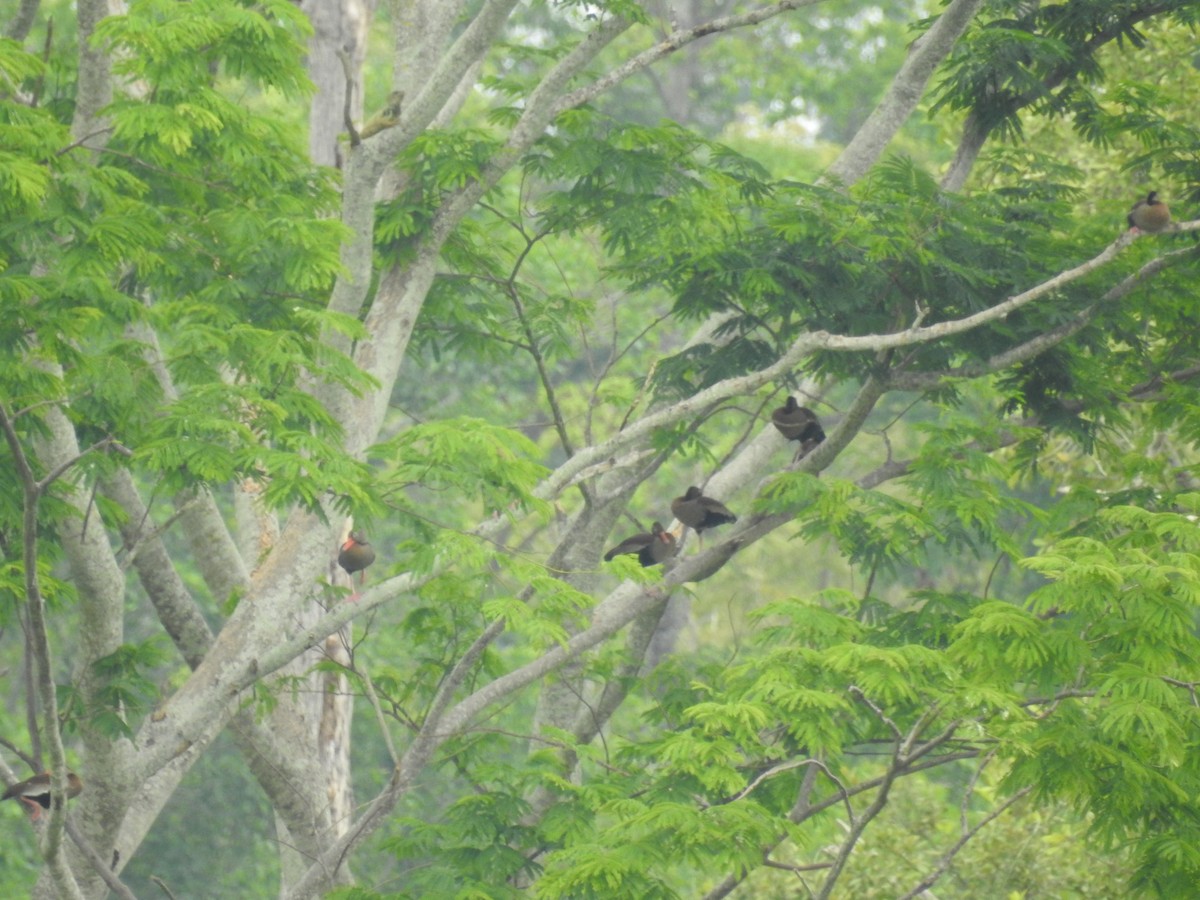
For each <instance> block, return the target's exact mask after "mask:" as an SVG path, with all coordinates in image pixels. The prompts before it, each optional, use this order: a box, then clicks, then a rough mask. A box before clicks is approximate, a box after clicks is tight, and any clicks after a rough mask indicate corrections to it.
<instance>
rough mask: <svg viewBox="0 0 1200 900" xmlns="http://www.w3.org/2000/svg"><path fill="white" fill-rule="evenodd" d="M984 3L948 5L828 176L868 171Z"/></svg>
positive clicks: (853, 176)
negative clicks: (934, 71) (935, 70)
mask: <svg viewBox="0 0 1200 900" xmlns="http://www.w3.org/2000/svg"><path fill="white" fill-rule="evenodd" d="M982 5H983V0H953V2H952V3H951V4H950V5H949V6H947V7H946V11H945V12H943V13H942V14H941V15H940V16H938V20H937V22H935V23H934V25H933V27H932V28H930V29H929V31H927V32H925V34H923V35H922V36H921V37H920V38H919V39H918V40H917V41H916V42H915V43H914V44H913V45H912V48H911V49H910V51H909V54H908V58H907V59H906V60H905V61H904V65H902V66H901V67H900V71H899V72H897V73H896V77H895V78H894V79H893V80H892V85H891V87H890V88H888V92H887V94H886V96H884V98H883V100H881V101H880V102H879V105H878V106H877V107H875V109H874V110H873V111H872V113H871V115H870V116H868V117H867V121H866V122H864V123H863V125H862V127H861V128H859V129H858V131H857V132H855V134H854V137H853V139H852V140H851V141H850V143H849V144H848V145H847V146H846V149H845V150H843V151H842V154H841V155H840V156H839V157H838V158H837V159H836V160H835V161H834V163H833V165H831V166H830V167H829V171H828V173H827V177H830V178H833V179H836V180H837V181H840V182H841V183H843V184H853V183H854V182H856V181H858V179H859V178H861V177H862V176H863V175H864V174H866V171H867V170H868V169H869V168H870V167H871V166H872V165H874V164H875V161H876V160H878V159H879V155H880V154H881V153H882V152H883V148H884V147H886V146H887V143H888V141H890V140H891V139H892V136H893V135H895V133H896V132H897V131H899V130H900V126H902V125H903V124H904V123H905V121H907V119H908V117H909V116H910V115H911V114H912V111H913V110H914V109H916V108H917V104H918V103H919V102H920V101H921V95H922V94H923V93H924V91H925V85H926V84H927V83H928V82H929V78H930V76H931V75H933V70H934V69H935V68H937V66H938V64H939V63H940V62H941V61H942V60H943V59H945V58H946V56H947V55H948V54H949V53H950V50H951V49H952V48H953V47H954V44H955V42H956V41H957V40H958V39H959V37H960V36H961V35H962V33H963V32H964V31H966V29H967V26H968V25H969V24H970V23H971V19H973V18H974V17H975V13H976V12H978V11H979V7H980V6H982Z"/></svg>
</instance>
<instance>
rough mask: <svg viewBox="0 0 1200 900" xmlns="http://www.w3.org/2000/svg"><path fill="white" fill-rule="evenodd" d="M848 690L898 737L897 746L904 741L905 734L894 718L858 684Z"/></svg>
mask: <svg viewBox="0 0 1200 900" xmlns="http://www.w3.org/2000/svg"><path fill="white" fill-rule="evenodd" d="M846 690H847V692H849V693H850V694H851V695H853V696H854V697H857V698H858V700H859V701H860V702H862V703H863V704H864V705H866V706H868V707H870V709H871V712H873V713H875V715H876V717H877V718H878V719H879V721H881V722H883V724H885V725H886V726H887V727H888V728H889V729H890V730H891V732H892V734H894V735H895V736H896V742H897V746H899V745H900V744H901V743H902V742H903V741H904V732H902V731H901V730H900V726H899V725H897V724H896V723H895V722H894V721H893V720H892V718H891V717H890V716H889V715H888V714H887V713H885V712H884V711H883V709H882V708H881V707H879V706H878V705H877V704H876V703H875V701H873V700H872V699H871V698H870V697H868V696H867V695H866V694H864V693H863V690H862V688H860V687H859V686H858V685H857V684H852V685H850V687H848V688H846Z"/></svg>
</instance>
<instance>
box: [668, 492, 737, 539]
mask: <svg viewBox="0 0 1200 900" xmlns="http://www.w3.org/2000/svg"><path fill="white" fill-rule="evenodd" d="M671 512H672V513H673V514H674V515H675V518H677V519H678V520H679V521H680V522H682V523H683V524H684V525H690V526H691V527H692V528H695V529H696V532H697V533H699V532H701V531H703V530H704V529H705V528H715V527H717V526H718V525H724V524H725V523H727V522H736V521H737V516H735V515H734V514H733V513H731V512H730V511H729V509H728V508H727V507H726V506H725V504H724V503H722V502H721V501H720V500H714V499H713V498H712V497H705V496H704V494H703V493H701V491H700V488H698V487H690V488H688V489H687V493H686V494H684V495H683V496H682V497H676V498H675V499H674V500H672V501H671Z"/></svg>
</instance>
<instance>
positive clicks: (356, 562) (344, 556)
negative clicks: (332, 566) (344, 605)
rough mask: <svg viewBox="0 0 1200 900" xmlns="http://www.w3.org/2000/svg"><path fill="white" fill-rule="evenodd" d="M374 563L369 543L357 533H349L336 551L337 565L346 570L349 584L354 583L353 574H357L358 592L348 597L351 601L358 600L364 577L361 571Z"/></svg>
mask: <svg viewBox="0 0 1200 900" xmlns="http://www.w3.org/2000/svg"><path fill="white" fill-rule="evenodd" d="M373 562H375V550H374V549H373V548H372V547H371V544H370V542H369V541H365V540H363V536H362V535H361V534H360V533H359V532H357V531H352V532H350V534H349V536H347V538H346V541H345V543H344V544H342V549H341V550H339V551H338V565H339V566H341V567H342V568H343V569H345V570H346V574H347V575H349V576H350V583H351V584H353V583H354V573H355V572H358V573H359V576H358V588H359V589H358V590H357V591H355V592H354V593H353V594H351V595H350V600H351V601H356V600H358V598H359V596H360V592H361V591H362V586H363V580H364V579H365V578H366V575H365V574H363V569H365V568H366V567H367V566H369V565H370V564H371V563H373Z"/></svg>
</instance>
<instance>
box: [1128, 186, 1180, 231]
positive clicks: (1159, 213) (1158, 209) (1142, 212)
mask: <svg viewBox="0 0 1200 900" xmlns="http://www.w3.org/2000/svg"><path fill="white" fill-rule="evenodd" d="M1125 220H1126V221H1127V222H1128V223H1129V227H1130V228H1132V229H1133V230H1134V231H1145V232H1148V233H1150V234H1155V233H1157V232H1159V231H1162V230H1163V229H1164V228H1166V227H1167V226H1168V225H1170V224H1171V210H1170V209H1168V208H1167V204H1165V203H1163V202H1162V201H1161V200H1159V199H1158V191H1151V192H1150V193H1149V194H1147V195H1146V199H1145V200H1139V201H1138V202H1137V203H1135V204H1133V209H1131V210H1130V211H1129V215H1128V216H1126V217H1125Z"/></svg>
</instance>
